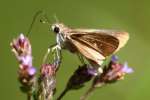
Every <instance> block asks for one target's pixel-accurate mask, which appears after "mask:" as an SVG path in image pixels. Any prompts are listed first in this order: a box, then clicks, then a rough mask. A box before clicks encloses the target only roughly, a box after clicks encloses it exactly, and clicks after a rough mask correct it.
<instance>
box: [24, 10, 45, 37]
mask: <svg viewBox="0 0 150 100" xmlns="http://www.w3.org/2000/svg"><path fill="white" fill-rule="evenodd" d="M42 13H43V11H42V10H39V11H37V12H36V13H35V15H34V16H33V20H32V23H31V25H30V27H29V30H28V32H27V35H26V36H27V37H28V36H29V34H30V33H31V30H32V28H33V26H34V23H35V21H36V19H37V17H38V16H39V15H40V14H42Z"/></svg>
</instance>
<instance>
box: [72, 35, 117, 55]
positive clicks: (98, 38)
mask: <svg viewBox="0 0 150 100" xmlns="http://www.w3.org/2000/svg"><path fill="white" fill-rule="evenodd" d="M71 38H72V39H73V40H75V41H78V42H80V43H82V45H85V46H87V47H88V48H92V49H93V50H95V51H97V52H99V53H100V54H101V55H103V56H104V57H106V56H109V55H110V54H112V53H113V52H114V51H115V50H116V49H117V48H118V45H119V40H118V39H117V38H115V37H113V36H111V35H107V34H99V33H88V34H84V33H82V34H81V33H79V34H72V35H71Z"/></svg>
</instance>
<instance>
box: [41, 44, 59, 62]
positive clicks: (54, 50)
mask: <svg viewBox="0 0 150 100" xmlns="http://www.w3.org/2000/svg"><path fill="white" fill-rule="evenodd" d="M51 52H52V53H53V55H54V60H57V61H58V62H60V60H61V47H60V46H59V45H58V44H53V45H50V46H49V47H48V49H47V52H46V54H45V55H44V58H43V63H45V62H46V60H47V59H48V55H49V54H50V53H51Z"/></svg>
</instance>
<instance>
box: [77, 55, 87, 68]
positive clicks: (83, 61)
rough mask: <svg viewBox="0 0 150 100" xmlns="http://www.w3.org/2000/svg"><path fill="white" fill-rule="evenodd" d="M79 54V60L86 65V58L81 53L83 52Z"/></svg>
mask: <svg viewBox="0 0 150 100" xmlns="http://www.w3.org/2000/svg"><path fill="white" fill-rule="evenodd" d="M77 56H78V58H79V60H80V61H81V63H82V64H83V65H84V64H86V63H85V60H84V58H83V56H82V55H81V54H79V53H78V54H77Z"/></svg>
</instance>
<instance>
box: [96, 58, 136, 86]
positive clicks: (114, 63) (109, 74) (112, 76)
mask: <svg viewBox="0 0 150 100" xmlns="http://www.w3.org/2000/svg"><path fill="white" fill-rule="evenodd" d="M132 72H133V69H132V68H130V67H128V65H127V63H124V64H121V63H119V61H118V58H117V59H116V57H115V56H113V57H112V59H111V61H110V63H109V64H108V66H105V67H104V72H103V73H102V74H101V75H98V76H96V77H95V79H94V82H93V85H94V86H99V85H101V84H103V83H112V82H116V81H117V80H120V79H124V76H125V74H130V73H132Z"/></svg>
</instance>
